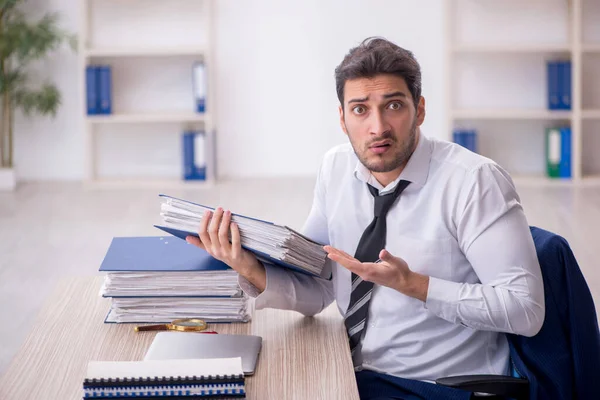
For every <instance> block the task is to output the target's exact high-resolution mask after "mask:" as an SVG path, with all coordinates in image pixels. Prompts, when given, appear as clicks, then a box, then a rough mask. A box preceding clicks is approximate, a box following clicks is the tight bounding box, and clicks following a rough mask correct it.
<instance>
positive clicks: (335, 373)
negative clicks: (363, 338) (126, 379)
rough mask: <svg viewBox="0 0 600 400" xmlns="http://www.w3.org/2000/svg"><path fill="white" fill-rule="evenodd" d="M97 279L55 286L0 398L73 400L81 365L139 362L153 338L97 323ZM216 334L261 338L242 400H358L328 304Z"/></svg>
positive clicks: (263, 314) (259, 317) (274, 314)
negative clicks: (313, 312) (309, 312)
mask: <svg viewBox="0 0 600 400" xmlns="http://www.w3.org/2000/svg"><path fill="white" fill-rule="evenodd" d="M102 279H103V278H102V277H94V278H73V279H68V280H64V281H61V283H60V284H59V285H58V288H57V289H56V291H55V292H54V294H53V295H52V296H51V298H50V299H49V300H48V302H47V303H46V305H45V306H44V308H43V309H42V311H41V314H40V315H39V317H38V320H37V322H36V324H35V326H34V327H33V329H32V331H31V333H30V334H29V336H28V337H27V339H26V340H25V343H24V344H23V346H22V347H21V349H20V350H19V351H18V353H17V355H16V356H15V358H14V359H13V361H12V363H11V364H10V365H9V367H8V369H7V370H6V372H5V374H4V375H3V376H2V377H1V378H0V399H2V400H12V399H14V400H26V399H48V400H50V399H56V400H66V399H79V398H81V397H82V393H83V390H82V383H83V379H84V376H85V373H86V369H87V364H88V361H91V360H97V361H106V360H108V361H110V360H129V361H132V360H142V359H143V358H144V355H145V354H146V351H147V350H148V347H149V346H150V343H152V339H153V338H154V335H155V333H152V332H144V333H136V332H134V331H133V325H131V324H123V325H115V324H104V322H103V321H104V317H105V316H106V313H107V312H108V308H109V300H108V299H103V298H101V297H100V295H99V290H100V286H101V283H102ZM209 329H214V330H216V331H218V332H219V333H241V334H253V335H260V336H262V337H263V348H262V351H261V354H260V358H259V362H258V366H257V370H256V372H255V375H254V376H252V377H248V378H247V379H246V390H247V393H248V396H247V398H248V399H250V400H267V399H277V400H288V399H302V400H304V399H306V400H315V399H324V400H325V399H326V400H332V399H344V400H351V399H358V390H357V387H356V380H355V378H354V372H353V368H352V360H351V358H350V353H349V350H348V344H347V339H346V333H345V331H344V324H343V322H342V318H341V317H340V315H339V313H338V312H337V309H336V308H335V305H332V306H331V307H329V308H328V309H327V310H325V311H323V312H322V313H321V314H319V315H318V316H316V317H313V318H307V317H304V316H302V315H300V314H298V313H294V312H289V311H281V310H270V309H269V310H259V311H255V312H254V315H253V321H252V322H251V323H247V324H216V325H211V326H210V327H209Z"/></svg>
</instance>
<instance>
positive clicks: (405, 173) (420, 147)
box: [354, 132, 432, 193]
mask: <svg viewBox="0 0 600 400" xmlns="http://www.w3.org/2000/svg"><path fill="white" fill-rule="evenodd" d="M418 137H419V142H418V143H417V148H416V149H415V151H414V152H413V154H412V155H411V156H410V159H409V160H408V162H407V163H406V166H405V167H404V169H403V170H402V172H401V173H400V176H398V178H396V179H395V180H394V181H393V182H392V183H390V184H389V185H387V186H386V187H385V188H384V187H383V186H382V185H381V184H380V183H379V182H377V179H375V177H374V176H373V175H372V174H371V171H369V170H368V169H367V167H365V166H364V165H363V164H362V163H361V162H360V160H357V161H356V167H355V168H354V176H355V177H356V178H357V179H358V180H360V181H362V182H365V183H368V184H369V185H371V186H373V187H375V188H377V189H379V190H381V191H382V193H383V192H387V191H389V190H392V189H393V188H395V187H396V185H397V184H398V182H400V181H401V180H406V181H409V182H411V186H414V185H417V186H419V187H423V186H424V185H425V182H426V181H427V176H428V175H429V164H430V162H431V152H432V150H431V141H430V140H429V138H427V137H426V136H425V135H423V134H421V133H420V132H419V133H418ZM382 189H383V190H382Z"/></svg>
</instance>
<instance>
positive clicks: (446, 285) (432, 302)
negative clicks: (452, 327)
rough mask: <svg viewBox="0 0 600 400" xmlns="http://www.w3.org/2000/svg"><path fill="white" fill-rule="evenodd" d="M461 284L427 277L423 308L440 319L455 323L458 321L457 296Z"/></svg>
mask: <svg viewBox="0 0 600 400" xmlns="http://www.w3.org/2000/svg"><path fill="white" fill-rule="evenodd" d="M461 286H462V284H461V283H458V282H451V281H446V280H443V279H438V278H434V277H431V276H430V277H429V288H428V289H427V300H426V301H425V308H427V309H428V310H429V311H431V312H432V313H434V314H435V315H437V316H438V317H440V318H443V319H445V320H446V321H450V322H452V323H456V322H457V319H458V298H459V296H458V294H459V292H460V288H461Z"/></svg>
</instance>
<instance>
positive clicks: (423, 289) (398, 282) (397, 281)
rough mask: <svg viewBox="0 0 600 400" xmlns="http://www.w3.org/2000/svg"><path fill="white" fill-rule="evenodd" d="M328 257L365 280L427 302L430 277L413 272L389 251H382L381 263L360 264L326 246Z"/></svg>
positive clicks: (341, 252)
mask: <svg viewBox="0 0 600 400" xmlns="http://www.w3.org/2000/svg"><path fill="white" fill-rule="evenodd" d="M324 249H325V251H326V252H327V253H328V257H329V258H330V259H331V260H333V261H335V262H337V263H338V264H340V265H341V266H343V267H344V268H346V269H348V270H350V271H351V272H354V273H355V274H356V275H358V276H360V277H361V278H362V279H363V280H365V281H369V282H373V283H375V284H378V285H381V286H387V287H389V288H392V289H395V290H397V291H399V292H400V293H403V294H405V295H407V296H411V297H415V298H417V299H419V300H421V301H425V300H427V289H428V287H429V277H428V276H425V275H421V274H418V273H416V272H413V271H411V270H410V269H409V268H408V264H407V263H406V261H404V260H403V259H402V258H400V257H394V256H393V255H392V254H390V253H389V252H388V251H387V250H381V252H380V253H379V258H380V260H381V262H377V263H374V262H360V261H358V260H357V259H356V258H354V257H352V256H351V255H349V254H348V253H346V252H344V251H342V250H339V249H336V248H334V247H331V246H325V247H324Z"/></svg>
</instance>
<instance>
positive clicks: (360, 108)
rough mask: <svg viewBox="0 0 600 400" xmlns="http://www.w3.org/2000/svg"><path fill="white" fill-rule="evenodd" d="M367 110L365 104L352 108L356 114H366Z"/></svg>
mask: <svg viewBox="0 0 600 400" xmlns="http://www.w3.org/2000/svg"><path fill="white" fill-rule="evenodd" d="M365 111H367V110H366V109H365V108H364V107H363V106H356V107H354V108H353V109H352V112H353V113H354V114H364V112H365Z"/></svg>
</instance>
